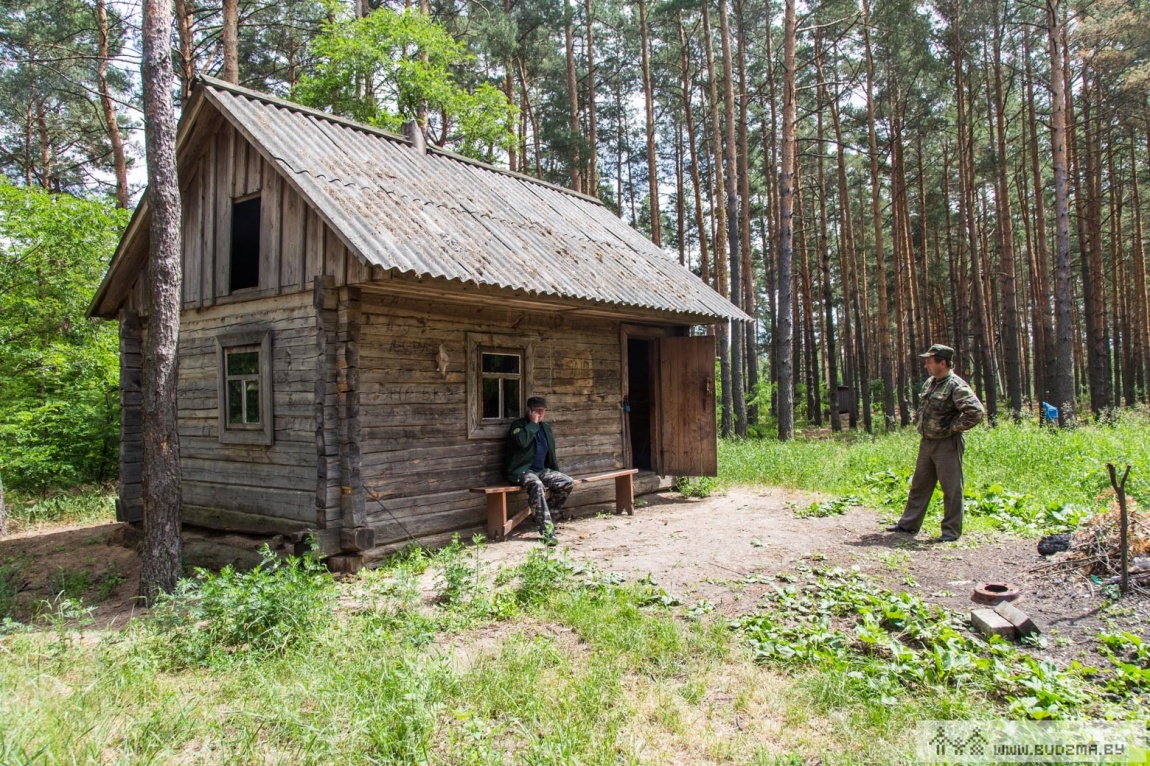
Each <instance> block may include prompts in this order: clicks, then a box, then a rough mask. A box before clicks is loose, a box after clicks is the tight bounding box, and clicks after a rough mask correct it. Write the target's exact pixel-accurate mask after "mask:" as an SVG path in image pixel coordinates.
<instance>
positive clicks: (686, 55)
mask: <svg viewBox="0 0 1150 766" xmlns="http://www.w3.org/2000/svg"><path fill="white" fill-rule="evenodd" d="M676 18H677V19H678V22H679V55H680V58H681V61H682V64H681V66H682V74H683V116H684V119H685V121H686V123H687V148H688V153H689V154H690V157H691V189H692V191H693V192H694V196H695V227H696V228H697V229H698V231H699V278H700V279H702V280H703V282H706V283H710V279H711V267H710V264H709V263H708V258H709V256H708V251H707V238H708V236H709V235H708V232H707V226H706V223H705V222H704V220H703V192H702V183H701V182H700V180H699V151H698V147H697V146H696V140H695V118H694V115H693V114H692V110H691V57H690V50H689V48H688V47H687V32H686V29H684V27H683V10H682V9H681V8H680V9H679V10H678V11H676Z"/></svg>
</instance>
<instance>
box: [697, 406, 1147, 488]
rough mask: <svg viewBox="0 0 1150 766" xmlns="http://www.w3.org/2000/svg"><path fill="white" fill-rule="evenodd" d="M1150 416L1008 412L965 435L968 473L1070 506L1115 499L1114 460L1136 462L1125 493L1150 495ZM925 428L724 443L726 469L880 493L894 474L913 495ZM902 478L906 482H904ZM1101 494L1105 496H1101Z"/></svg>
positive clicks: (786, 483)
mask: <svg viewBox="0 0 1150 766" xmlns="http://www.w3.org/2000/svg"><path fill="white" fill-rule="evenodd" d="M1148 429H1150V419H1148V418H1147V416H1146V414H1145V413H1144V412H1140V411H1139V412H1122V413H1121V414H1119V415H1116V416H1115V417H1114V418H1113V419H1112V420H1111V421H1109V422H1107V423H1106V424H1096V425H1095V424H1091V425H1083V426H1081V427H1078V428H1073V429H1065V430H1057V429H1051V428H1043V427H1039V426H1038V425H1036V424H1034V423H1032V422H1022V423H1012V422H1010V421H1007V420H1002V421H1000V422H999V424H998V425H997V426H995V427H993V428H991V427H988V426H985V425H983V426H979V427H978V428H976V429H975V430H973V431H971V432H970V433H968V434H967V435H966V452H965V456H964V473H965V479H966V486H967V489H968V495H969V496H972V497H978V496H980V495H982V494H985V493H986V491H987V490H989V489H991V488H997V490H996V492H997V493H998V494H999V495H1001V494H1002V493H1003V492H1010V493H1015V494H1017V495H1019V496H1022V497H1024V498H1025V502H1026V504H1027V505H1028V506H1030V507H1032V508H1038V509H1042V508H1051V509H1059V508H1063V507H1065V506H1067V505H1081V506H1086V507H1091V508H1097V507H1101V506H1103V505H1105V503H1106V502H1107V500H1106V498H1107V492H1108V488H1109V478H1108V475H1107V472H1106V463H1107V462H1113V463H1115V464H1119V465H1126V464H1129V465H1131V466H1133V468H1132V470H1131V473H1130V481H1129V483H1128V484H1127V492H1128V493H1129V494H1130V495H1132V496H1134V497H1135V498H1136V499H1138V500H1139V501H1140V502H1143V501H1146V500H1150V439H1147V438H1146V434H1147V431H1148ZM918 442H919V437H918V434H917V433H915V432H914V431H913V430H912V429H903V430H900V431H897V432H895V433H892V434H887V435H881V436H875V437H873V438H872V437H869V436H866V435H865V434H858V433H852V434H843V435H841V436H839V437H836V438H820V439H805V438H801V437H800V438H798V439H795V440H794V441H792V442H785V443H784V442H779V441H777V440H774V439H761V440H746V441H733V440H724V441H722V442H720V444H719V474H720V476H721V477H722V479H723V481H724V482H726V483H728V484H765V485H774V486H782V487H790V488H794V489H803V490H811V491H816V492H824V493H828V494H835V495H862V496H863V498H864V499H865V500H867V501H868V502H872V503H873V502H875V500H876V497H877V498H878V499H882V496H881V492H882V491H886V492H887V493H890V490H891V489H892V488H891V487H890V486H889V483H888V486H886V487H885V488H883V487H879V488H877V489H876V487H875V486H874V485H875V484H876V480H877V481H878V483H879V484H881V483H882V481H881V479H882V477H883V476H888V477H893V478H894V479H896V483H895V486H894V487H893V490H894V492H893V494H901V497H902V499H903V500H905V480H906V479H907V478H908V477H909V476H910V474H911V472H912V471H913V470H914V462H915V457H916V455H917V450H918ZM898 482H901V485H900V484H899V483H898ZM1100 498H1101V499H1100Z"/></svg>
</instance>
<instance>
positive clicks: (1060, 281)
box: [1046, 0, 1075, 426]
mask: <svg viewBox="0 0 1150 766" xmlns="http://www.w3.org/2000/svg"><path fill="white" fill-rule="evenodd" d="M1046 28H1047V35H1048V37H1049V41H1050V91H1051V94H1052V95H1051V104H1052V106H1051V113H1050V143H1051V162H1052V164H1053V166H1054V237H1055V246H1054V259H1055V261H1054V263H1055V267H1054V306H1055V309H1054V325H1055V358H1056V362H1055V366H1054V369H1053V373H1054V374H1053V375H1052V376H1051V389H1052V391H1053V392H1054V394H1055V397H1056V398H1055V400H1054V404H1055V405H1057V407H1058V408H1059V418H1058V420H1059V425H1063V426H1065V425H1069V424H1071V423H1073V421H1074V414H1075V413H1074V407H1075V404H1074V325H1073V318H1072V316H1071V309H1072V306H1073V301H1074V298H1073V295H1072V294H1071V285H1070V185H1069V180H1068V178H1067V169H1068V166H1067V161H1066V89H1065V85H1064V80H1063V63H1062V9H1061V7H1060V4H1059V0H1046Z"/></svg>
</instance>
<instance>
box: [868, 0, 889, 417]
mask: <svg viewBox="0 0 1150 766" xmlns="http://www.w3.org/2000/svg"><path fill="white" fill-rule="evenodd" d="M862 8H863V40H864V42H865V45H866V111H867V140H868V145H869V153H870V173H871V178H870V183H871V218H872V223H873V225H874V240H875V241H874V257H875V281H876V283H877V288H878V317H877V321H878V353H879V373H880V375H881V377H882V387H883V400H882V406H883V418H884V427H885V429H886V430H887V431H890V430H892V429H893V428H894V425H895V414H894V413H895V404H894V369H893V362H892V353H891V340H890V301H889V297H888V295H887V283H886V263H885V262H884V260H885V259H884V257H883V231H882V196H881V182H880V180H879V164H878V132H877V130H876V126H875V121H876V120H875V108H874V107H875V99H874V55H873V51H872V48H871V35H870V8H869V0H863V3H862Z"/></svg>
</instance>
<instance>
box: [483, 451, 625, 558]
mask: <svg viewBox="0 0 1150 766" xmlns="http://www.w3.org/2000/svg"><path fill="white" fill-rule="evenodd" d="M637 473H639V469H638V468H622V469H619V470H617V471H608V472H606V473H597V474H594V475H591V476H572V477H571V478H572V479H574V480H575V483H576V484H588V483H590V482H594V481H606V480H607V479H614V480H615V513H616V514H620V513H626V514H627V515H628V516H633V515H634V514H635V484H634V478H633V477H634V476H635V474H637ZM471 491H472V492H475V493H477V494H482V495H485V496H486V497H487V539H488V540H490V541H492V542H495V541H499V540H505V539H507V535H508V534H510V533H511V530H513V529H515V527H517V526H519V525H520V524H521V523H522V522H523V521H524V520H525V519H526V518H527V517H528V516H530V515H531V509H530V508H524V509H523V510H522V511H520V512H519V513H517V514H515V516H514V517H512V518H511V519H508V518H507V496H508V495H509V494H511V493H512V492H522V491H523V487H520V486H517V485H515V484H504V485H499V486H492V487H472V488H471Z"/></svg>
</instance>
